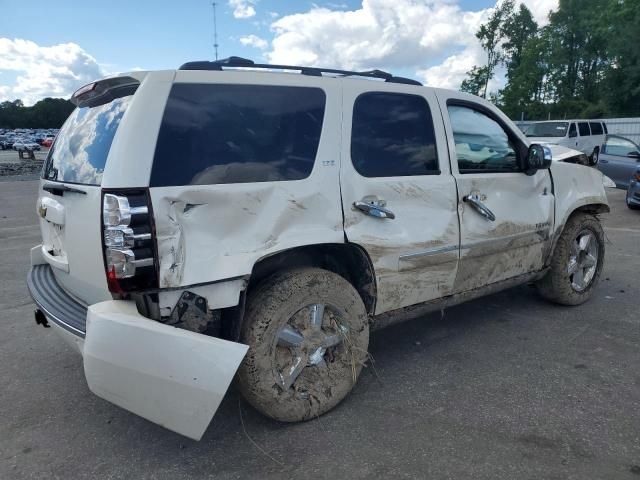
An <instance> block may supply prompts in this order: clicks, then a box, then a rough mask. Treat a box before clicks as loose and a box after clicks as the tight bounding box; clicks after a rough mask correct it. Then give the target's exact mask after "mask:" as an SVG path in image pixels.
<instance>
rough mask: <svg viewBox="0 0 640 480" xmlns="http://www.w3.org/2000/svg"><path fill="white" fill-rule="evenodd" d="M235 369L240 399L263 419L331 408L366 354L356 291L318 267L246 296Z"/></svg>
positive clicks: (364, 319) (285, 275) (363, 315)
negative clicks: (240, 356)
mask: <svg viewBox="0 0 640 480" xmlns="http://www.w3.org/2000/svg"><path fill="white" fill-rule="evenodd" d="M241 341H242V342H243V343H246V344H248V345H249V351H248V352H247V355H246V356H245V359H244V361H243V363H242V365H241V366H240V369H239V370H238V385H239V389H240V392H241V393H242V395H243V396H244V398H245V399H246V400H247V401H248V402H249V403H250V404H251V405H253V407H255V408H256V409H257V410H259V411H260V412H262V413H263V414H265V415H266V416H268V417H271V418H273V419H275V420H280V421H283V422H298V421H303V420H309V419H312V418H314V417H317V416H319V415H322V414H323V413H325V412H327V411H328V410H330V409H332V408H333V407H335V406H336V405H337V404H338V403H339V402H340V401H341V400H343V399H344V398H345V397H346V395H347V394H348V393H349V392H350V391H351V389H352V387H353V386H354V385H355V383H356V380H357V378H358V375H359V374H360V371H361V370H362V366H363V365H364V363H365V361H366V359H367V355H368V354H367V348H368V345H369V321H368V316H367V311H366V309H365V306H364V303H363V302H362V299H361V298H360V295H359V294H358V292H357V291H356V289H355V288H354V287H353V286H352V285H351V284H350V283H349V282H348V281H347V280H345V279H344V278H343V277H341V276H340V275H337V274H335V273H333V272H329V271H326V270H321V269H319V268H303V269H296V270H291V271H285V272H282V273H279V274H276V275H274V276H272V277H269V278H267V279H266V280H265V281H263V282H262V283H261V284H260V285H259V286H258V287H257V288H256V289H255V290H254V291H252V292H250V293H249V297H248V299H247V309H246V313H245V319H244V323H243V327H242V329H241Z"/></svg>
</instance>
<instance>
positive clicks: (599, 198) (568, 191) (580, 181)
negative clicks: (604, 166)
mask: <svg viewBox="0 0 640 480" xmlns="http://www.w3.org/2000/svg"><path fill="white" fill-rule="evenodd" d="M551 177H552V179H553V189H554V196H555V207H556V208H555V222H554V233H556V234H557V233H559V232H561V231H562V229H563V228H564V225H565V223H567V220H568V218H569V216H570V215H571V214H572V213H573V212H575V211H576V210H578V209H585V207H589V208H588V210H589V211H593V212H594V213H606V212H609V201H608V200H607V194H606V193H605V189H604V175H603V174H602V173H601V172H600V171H599V170H596V169H595V168H591V167H586V166H583V165H576V164H572V163H563V162H553V164H552V165H551Z"/></svg>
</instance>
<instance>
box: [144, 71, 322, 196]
mask: <svg viewBox="0 0 640 480" xmlns="http://www.w3.org/2000/svg"><path fill="white" fill-rule="evenodd" d="M324 110H325V94H324V91H323V90H322V89H320V88H310V87H286V86H266V85H225V84H187V83H185V84H175V85H174V86H173V87H172V88H171V93H170V95H169V99H168V101H167V106H166V108H165V112H164V116H163V119H162V125H161V127H160V132H159V134H158V142H157V144H156V153H155V159H154V162H153V168H152V171H151V186H174V185H210V184H224V183H250V182H269V181H285V180H301V179H303V178H306V177H308V176H309V175H310V174H311V170H312V169H313V165H314V162H315V158H316V154H317V151H318V145H319V143H320V134H321V132H322V122H323V119H324Z"/></svg>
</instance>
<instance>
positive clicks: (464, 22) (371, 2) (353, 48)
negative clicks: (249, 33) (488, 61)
mask: <svg viewBox="0 0 640 480" xmlns="http://www.w3.org/2000/svg"><path fill="white" fill-rule="evenodd" d="M483 16H484V11H482V12H465V11H462V10H461V9H460V8H459V6H458V5H456V4H454V3H452V2H450V1H446V0H423V1H419V0H363V2H362V6H361V8H359V9H357V10H352V11H339V10H329V9H327V8H319V7H314V8H312V9H311V10H309V11H308V12H306V13H299V14H293V15H287V16H285V17H282V18H280V19H278V20H276V21H275V22H274V23H273V24H272V26H271V27H272V29H273V30H274V32H275V38H274V40H273V43H272V44H273V50H272V51H271V52H269V54H268V56H269V59H270V60H271V61H273V62H274V63H289V64H311V65H320V64H321V65H323V66H326V65H331V66H337V67H341V68H349V69H359V68H371V67H387V68H389V67H391V68H412V69H415V68H421V67H425V66H426V64H427V62H428V61H429V59H430V58H433V57H441V56H442V55H443V54H445V53H446V52H451V51H452V50H453V49H456V48H465V47H466V46H468V45H469V44H470V43H472V42H473V41H475V37H474V32H475V30H476V29H477V28H478V26H479V25H480V22H481V21H482V19H483Z"/></svg>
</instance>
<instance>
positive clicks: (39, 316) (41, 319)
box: [33, 308, 51, 328]
mask: <svg viewBox="0 0 640 480" xmlns="http://www.w3.org/2000/svg"><path fill="white" fill-rule="evenodd" d="M33 313H34V316H35V318H36V323H37V324H38V325H42V326H43V327H44V328H49V327H50V326H51V325H49V320H47V317H45V315H44V313H42V310H40V309H39V308H37V309H36V310H35V311H34V312H33Z"/></svg>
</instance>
